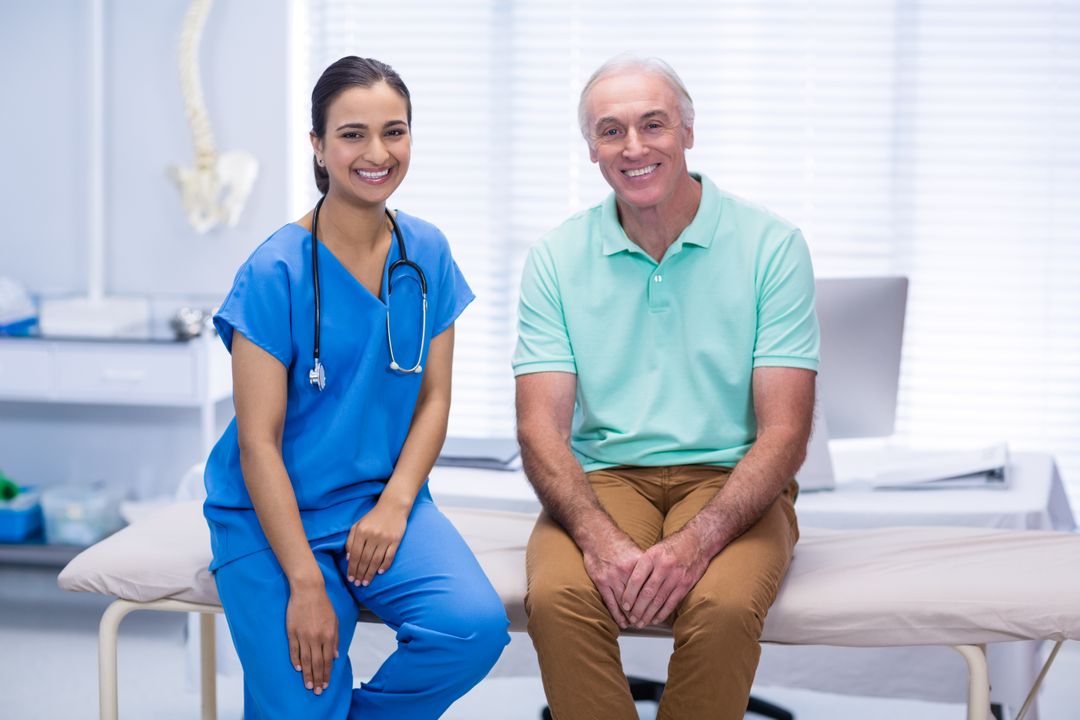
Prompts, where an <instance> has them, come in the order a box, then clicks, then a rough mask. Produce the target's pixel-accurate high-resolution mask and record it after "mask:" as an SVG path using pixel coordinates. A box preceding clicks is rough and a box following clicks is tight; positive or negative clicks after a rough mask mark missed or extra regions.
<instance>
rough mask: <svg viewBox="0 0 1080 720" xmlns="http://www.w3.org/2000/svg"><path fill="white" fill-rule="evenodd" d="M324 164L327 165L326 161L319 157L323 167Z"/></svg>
mask: <svg viewBox="0 0 1080 720" xmlns="http://www.w3.org/2000/svg"><path fill="white" fill-rule="evenodd" d="M324 165H326V161H325V160H323V159H322V158H319V167H323V166H324Z"/></svg>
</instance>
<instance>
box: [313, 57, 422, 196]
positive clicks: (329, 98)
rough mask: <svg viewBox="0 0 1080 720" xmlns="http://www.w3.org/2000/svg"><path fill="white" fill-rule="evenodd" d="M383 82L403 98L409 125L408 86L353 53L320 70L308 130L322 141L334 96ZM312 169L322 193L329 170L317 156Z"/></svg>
mask: <svg viewBox="0 0 1080 720" xmlns="http://www.w3.org/2000/svg"><path fill="white" fill-rule="evenodd" d="M380 82H384V83H386V84H387V85H389V86H390V87H392V88H393V89H394V90H396V91H397V93H398V94H399V95H401V97H403V98H405V120H406V121H407V122H408V123H409V127H412V99H411V98H410V97H409V88H407V87H405V82H404V81H403V80H402V79H401V76H400V75H398V74H397V72H396V71H395V70H394V68H392V67H390V66H389V65H387V64H386V63H383V62H379V61H378V60H373V59H371V58H361V57H356V56H355V55H349V56H348V57H343V58H341V59H340V60H338V61H337V62H335V63H334V64H332V65H331V66H330V67H328V68H326V70H324V71H323V74H322V76H321V77H319V81H318V82H317V83H315V89H314V90H312V91H311V130H312V132H314V133H315V135H316V136H317V137H318V138H319V139H320V140H322V139H323V138H324V137H325V136H326V114H327V112H328V111H329V110H330V103H332V102H334V98H336V97H337V96H338V95H340V94H341V93H343V92H344V91H346V90H348V89H349V88H351V87H371V86H372V85H375V84H377V83H380ZM311 162H312V165H313V166H314V168H315V185H316V186H318V188H319V192H321V193H322V194H323V195H325V194H326V191H327V190H329V189H330V173H328V172H327V171H326V168H325V167H320V166H319V159H318V158H317V157H315V156H314V155H313V156H312V158H311Z"/></svg>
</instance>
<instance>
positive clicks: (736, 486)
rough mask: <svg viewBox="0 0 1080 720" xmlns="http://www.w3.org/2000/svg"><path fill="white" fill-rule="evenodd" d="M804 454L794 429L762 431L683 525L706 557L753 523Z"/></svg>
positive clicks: (801, 436) (802, 441)
mask: <svg viewBox="0 0 1080 720" xmlns="http://www.w3.org/2000/svg"><path fill="white" fill-rule="evenodd" d="M805 457H806V438H805V436H804V434H803V433H801V432H798V431H788V430H786V429H775V430H770V431H767V432H763V433H762V434H760V435H759V436H758V439H757V440H756V441H755V442H754V444H753V446H752V447H751V448H750V450H749V451H748V452H747V453H746V455H745V456H744V457H743V459H742V460H740V461H739V463H738V465H736V466H735V469H734V470H732V473H731V477H730V478H728V481H727V483H725V484H724V487H723V488H722V489H721V490H720V491H719V492H717V493H716V495H715V496H714V497H713V498H712V500H710V501H709V502H708V504H706V505H705V507H704V508H702V509H701V512H699V513H698V514H697V515H696V516H694V517H693V518H692V519H691V520H690V521H689V522H688V523H686V525H685V526H684V527H683V530H682V532H691V533H695V534H696V535H697V536H698V537H699V538H700V541H701V544H702V549H703V550H704V551H705V552H706V553H707V554H708V556H709V557H713V556H715V555H717V554H718V553H719V552H720V551H721V550H723V549H724V548H725V547H727V545H728V544H729V543H730V542H731V541H732V540H734V539H735V538H737V537H739V536H740V535H742V534H743V533H744V532H746V531H747V530H748V529H750V527H751V526H752V525H753V524H754V523H756V522H757V521H758V520H759V519H760V518H761V516H762V515H764V514H765V511H766V510H768V509H769V507H770V506H771V505H772V504H773V502H775V501H776V498H777V497H779V496H780V493H781V492H783V490H784V488H785V487H787V485H788V483H789V482H791V479H792V478H793V477H794V476H795V473H796V472H797V471H798V469H799V467H800V466H801V465H802V462H803V460H804V458H805Z"/></svg>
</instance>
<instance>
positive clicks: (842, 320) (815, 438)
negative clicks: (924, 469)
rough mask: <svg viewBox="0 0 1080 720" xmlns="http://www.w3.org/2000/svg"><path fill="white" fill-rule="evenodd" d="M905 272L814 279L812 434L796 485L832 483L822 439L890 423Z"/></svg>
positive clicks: (877, 433)
mask: <svg viewBox="0 0 1080 720" xmlns="http://www.w3.org/2000/svg"><path fill="white" fill-rule="evenodd" d="M907 291H908V280H907V278H905V277H853V278H821V279H819V280H818V281H817V283H816V287H815V292H816V293H817V316H818V323H819V324H820V325H821V364H820V367H819V368H818V376H817V407H816V408H815V412H814V433H813V435H812V436H811V438H810V445H809V447H808V448H807V457H806V462H805V463H803V466H802V468H801V469H800V470H799V473H798V475H797V476H796V477H797V478H798V481H799V485H800V487H801V488H802V489H804V490H825V489H831V488H833V487H835V484H836V481H835V477H834V476H833V469H832V458H831V457H830V455H829V444H828V441H829V440H830V439H833V438H855V437H882V436H886V435H891V434H892V432H893V429H894V427H895V425H896V394H897V389H898V387H899V382H900V351H901V348H902V347H903V339H904V313H905V310H906V307H907Z"/></svg>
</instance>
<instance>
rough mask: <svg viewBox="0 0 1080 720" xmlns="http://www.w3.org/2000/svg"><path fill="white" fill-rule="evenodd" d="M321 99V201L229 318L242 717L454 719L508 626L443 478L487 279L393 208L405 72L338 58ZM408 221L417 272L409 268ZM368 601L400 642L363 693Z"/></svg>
mask: <svg viewBox="0 0 1080 720" xmlns="http://www.w3.org/2000/svg"><path fill="white" fill-rule="evenodd" d="M311 117H312V131H311V144H312V147H313V149H314V153H315V158H314V162H315V166H314V168H315V178H316V183H317V185H318V186H319V189H320V190H321V191H322V192H323V193H324V197H323V200H322V201H321V205H320V206H317V208H318V213H317V218H316V217H313V213H308V215H306V216H305V217H303V218H302V219H300V220H299V221H297V222H295V223H290V224H288V225H286V226H284V227H283V228H281V229H280V230H278V231H277V232H275V233H274V234H273V235H271V236H270V237H269V238H268V239H267V240H266V241H265V242H263V243H262V244H261V245H260V246H259V247H258V248H256V250H255V251H254V252H253V253H252V255H251V257H250V258H249V259H248V260H247V262H245V263H244V265H243V266H242V267H241V268H240V270H239V271H238V272H237V274H236V279H235V282H234V284H233V287H232V290H231V291H230V292H229V295H228V296H227V298H226V299H225V301H224V303H223V304H222V306H221V309H220V311H219V312H218V313H217V315H216V316H215V317H214V323H215V325H216V326H217V329H218V332H219V333H220V335H221V338H222V340H223V341H224V342H225V345H226V346H227V347H228V348H229V350H230V352H231V353H232V363H233V393H234V401H235V405H236V418H235V419H234V420H233V422H232V423H231V424H230V425H229V427H228V429H227V430H226V431H225V434H224V436H223V437H222V438H221V440H220V441H219V442H218V443H217V445H216V446H215V447H214V450H213V452H212V453H211V455H210V458H209V460H208V462H207V466H206V488H207V494H208V497H207V500H206V505H205V514H206V518H207V521H208V523H209V525H210V534H211V544H212V547H213V553H214V559H213V563H212V564H211V570H213V571H214V573H215V578H216V580H217V587H218V592H219V594H220V596H221V602H222V605H223V606H224V608H225V616H226V618H227V619H228V621H229V629H230V632H231V633H232V637H233V641H234V643H235V645H236V649H237V651H238V654H239V656H240V661H241V664H242V665H243V667H244V691H245V697H244V716H245V718H260V719H266V718H343V717H349V718H364V719H365V720H375V719H377V718H395V719H403V718H437V717H439V716H440V715H441V714H442V713H443V712H444V711H445V710H446V708H447V707H449V706H450V704H451V703H453V702H454V700H456V699H457V698H459V697H460V696H461V695H463V694H465V693H466V692H467V691H468V690H469V689H470V688H471V687H472V686H473V685H475V684H476V683H477V682H479V681H480V679H481V678H483V677H484V675H486V674H487V672H488V670H490V668H491V666H492V665H493V664H494V663H495V661H496V659H498V657H499V654H500V653H501V652H502V649H503V647H504V646H505V645H506V643H507V642H508V641H509V636H508V635H507V632H506V628H507V625H508V623H507V619H506V614H505V612H504V610H503V607H502V603H501V602H500V601H499V598H498V596H497V594H496V593H495V591H494V590H493V589H492V587H491V584H490V582H488V580H487V578H486V577H485V576H484V573H483V571H482V570H481V569H480V566H479V565H478V564H477V562H476V559H475V558H474V557H473V555H472V553H471V552H470V551H469V549H468V547H467V546H466V545H465V543H464V542H463V540H462V539H461V536H460V535H459V534H458V533H457V531H456V530H455V529H454V528H453V526H452V525H451V524H450V523H449V522H448V521H447V519H446V518H445V517H444V516H443V515H442V513H440V512H439V510H438V508H436V507H435V505H434V503H432V500H431V495H430V493H429V492H428V488H427V476H428V473H429V471H430V470H431V466H432V464H433V463H434V462H435V458H436V456H437V455H438V453H439V449H440V447H441V446H442V442H443V439H444V437H445V434H446V422H447V414H448V411H449V407H450V375H451V361H452V357H453V346H454V326H453V323H454V321H455V319H456V318H457V317H458V315H459V314H460V313H461V312H462V310H464V308H465V306H466V305H468V304H469V302H470V301H471V300H472V299H473V295H472V292H471V291H470V290H469V287H468V285H467V284H466V282H465V279H464V278H463V277H462V275H461V272H460V271H459V270H458V267H457V264H456V263H455V262H454V260H453V258H452V257H451V254H450V249H449V246H448V244H447V241H446V238H445V237H444V236H443V234H442V233H441V232H440V231H439V230H438V229H437V228H436V227H434V226H433V225H431V224H429V223H427V222H424V221H423V220H420V219H419V218H416V217H413V216H411V215H408V214H406V213H404V212H396V213H388V212H387V209H386V201H387V198H389V197H390V195H391V193H393V191H394V190H395V189H396V188H397V187H398V185H399V184H400V183H401V181H402V180H403V179H404V177H405V174H406V172H407V171H408V169H409V158H410V152H411V149H412V141H411V136H410V131H411V122H412V105H411V101H410V98H409V91H408V89H407V88H406V87H405V84H404V83H403V82H402V80H401V78H400V77H399V76H398V75H397V73H395V72H394V70H393V69H391V68H390V67H389V66H387V65H385V64H383V63H380V62H378V61H376V60H370V59H363V58H357V57H346V58H343V59H341V60H339V61H338V62H336V63H334V64H333V65H331V66H330V67H329V68H327V69H326V71H325V72H324V73H323V75H322V77H321V78H320V79H319V81H318V83H317V84H316V86H315V89H314V92H313V93H312V108H311ZM313 220H315V221H317V228H316V236H317V237H316V238H315V239H314V240H313V238H312V223H313ZM395 223H396V226H397V228H398V229H399V230H400V233H401V240H402V241H403V244H404V247H405V249H406V253H407V256H408V259H409V260H411V261H412V262H413V263H415V264H416V265H417V266H418V267H419V270H420V272H417V270H416V268H413V267H411V266H408V265H405V264H402V263H398V264H395V263H397V261H398V260H401V259H402V257H401V250H400V248H399V246H398V242H397V239H396V238H395V236H394V224H395ZM313 242H314V245H315V253H316V255H315V257H316V259H317V268H318V301H319V302H318V307H319V311H318V313H316V309H315V308H316V292H317V290H316V284H315V282H314V273H313V271H314V267H315V265H316V264H315V263H313V262H312V259H313V258H312V245H313ZM421 273H422V274H423V276H424V279H425V280H426V286H427V294H426V305H425V299H424V295H423V293H422V284H423V282H422V281H421V277H420V276H421ZM316 332H318V344H317V345H316V339H315V338H316ZM316 348H318V350H317V352H316ZM316 356H317V358H318V363H316V362H315V357H316ZM392 364H393V367H392ZM316 365H318V366H320V367H321V369H322V373H323V375H324V379H325V385H320V384H317V383H313V378H312V376H311V371H312V369H313V367H314V366H316ZM410 370H412V371H410ZM317 374H318V373H316V375H317ZM316 379H318V378H316ZM360 605H363V607H365V608H367V609H369V610H371V611H373V612H375V613H376V614H377V615H378V616H379V617H380V618H381V619H382V620H383V621H384V622H385V623H386V624H387V625H389V626H390V627H391V628H393V629H394V631H395V632H396V633H397V640H398V647H397V650H396V651H395V652H394V653H393V654H392V655H391V656H390V657H389V658H388V659H387V660H386V662H385V663H384V664H383V665H382V667H381V668H380V669H379V671H378V672H377V673H376V674H375V675H374V677H372V678H371V680H370V681H369V682H367V683H364V684H362V685H361V686H360V687H359V688H356V689H354V688H353V683H352V669H351V667H350V664H349V659H348V649H349V644H350V642H351V640H352V635H353V631H354V629H355V627H356V620H357V615H358V611H359V606H360Z"/></svg>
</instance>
